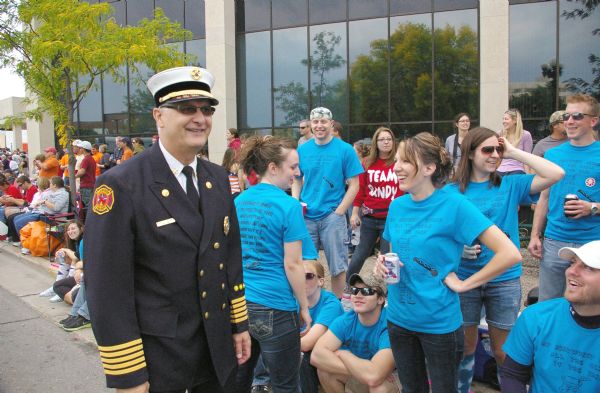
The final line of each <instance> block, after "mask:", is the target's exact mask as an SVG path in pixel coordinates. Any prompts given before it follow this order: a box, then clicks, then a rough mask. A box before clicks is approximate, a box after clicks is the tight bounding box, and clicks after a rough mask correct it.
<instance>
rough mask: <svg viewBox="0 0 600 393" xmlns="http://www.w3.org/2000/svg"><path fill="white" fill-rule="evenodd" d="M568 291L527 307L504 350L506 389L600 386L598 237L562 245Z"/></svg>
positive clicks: (590, 391) (512, 392)
mask: <svg viewBox="0 0 600 393" xmlns="http://www.w3.org/2000/svg"><path fill="white" fill-rule="evenodd" d="M558 256H559V257H560V258H561V259H564V260H566V261H569V262H570V266H569V267H568V268H567V270H566V271H565V278H566V289H565V292H564V297H561V298H556V299H551V300H546V301H543V302H540V303H536V304H534V305H532V306H529V307H527V308H526V309H525V310H524V311H523V313H522V314H521V316H520V317H519V319H518V320H517V323H516V325H515V327H514V328H513V330H512V331H511V332H510V334H509V336H508V339H507V340H506V343H505V344H504V347H503V349H504V351H505V352H506V360H505V361H504V364H503V365H502V368H501V369H500V371H501V376H502V378H501V379H500V383H501V385H502V392H508V393H525V392H527V385H529V392H531V393H539V392H544V393H545V392H578V393H597V392H600V374H599V371H600V367H599V366H600V351H598V348H599V345H600V240H595V241H591V242H589V243H586V244H584V245H583V246H581V247H579V248H575V247H563V248H561V249H560V250H559V251H558Z"/></svg>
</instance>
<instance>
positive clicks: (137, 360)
mask: <svg viewBox="0 0 600 393" xmlns="http://www.w3.org/2000/svg"><path fill="white" fill-rule="evenodd" d="M140 362H142V363H145V362H146V358H145V357H144V355H143V354H142V355H141V356H140V357H138V358H135V359H133V360H131V361H129V362H125V363H120V364H103V365H102V366H103V367H104V370H106V371H119V370H123V369H127V368H130V367H131V366H135V365H136V364H138V363H140Z"/></svg>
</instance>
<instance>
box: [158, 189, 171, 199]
mask: <svg viewBox="0 0 600 393" xmlns="http://www.w3.org/2000/svg"><path fill="white" fill-rule="evenodd" d="M160 194H161V195H162V196H164V197H165V198H166V197H168V196H169V195H170V194H171V193H170V192H169V190H167V189H166V188H163V190H162V191H161V192H160Z"/></svg>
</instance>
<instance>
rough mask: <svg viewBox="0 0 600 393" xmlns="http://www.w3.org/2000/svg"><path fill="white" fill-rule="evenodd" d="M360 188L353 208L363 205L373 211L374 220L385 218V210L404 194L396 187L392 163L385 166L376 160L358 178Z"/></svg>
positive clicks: (382, 162)
mask: <svg viewBox="0 0 600 393" xmlns="http://www.w3.org/2000/svg"><path fill="white" fill-rule="evenodd" d="M358 181H359V184H360V188H359V189H358V194H356V197H355V198H354V203H353V205H354V206H358V207H361V206H362V205H363V204H364V205H365V206H366V207H368V208H369V209H373V210H375V212H373V213H372V214H370V215H371V216H373V217H376V218H385V217H387V210H388V208H389V207H390V203H392V201H393V200H394V199H395V198H398V197H399V196H401V195H403V194H404V192H402V191H401V190H400V187H398V177H397V176H396V174H395V173H394V163H393V162H392V163H391V164H389V165H386V164H385V160H382V159H380V158H379V159H377V161H375V162H374V163H373V164H371V166H370V167H369V168H368V169H366V170H365V171H364V173H361V174H360V175H359V177H358Z"/></svg>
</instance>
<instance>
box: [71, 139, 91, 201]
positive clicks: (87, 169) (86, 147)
mask: <svg viewBox="0 0 600 393" xmlns="http://www.w3.org/2000/svg"><path fill="white" fill-rule="evenodd" d="M79 148H80V149H81V151H82V152H83V159H82V160H81V164H80V165H79V168H78V169H77V172H76V173H75V177H76V178H78V179H79V194H80V195H81V202H82V203H83V206H84V207H86V208H88V207H89V206H90V201H91V200H92V192H93V191H94V184H95V183H96V160H94V157H92V144H91V143H90V142H88V141H79Z"/></svg>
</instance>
